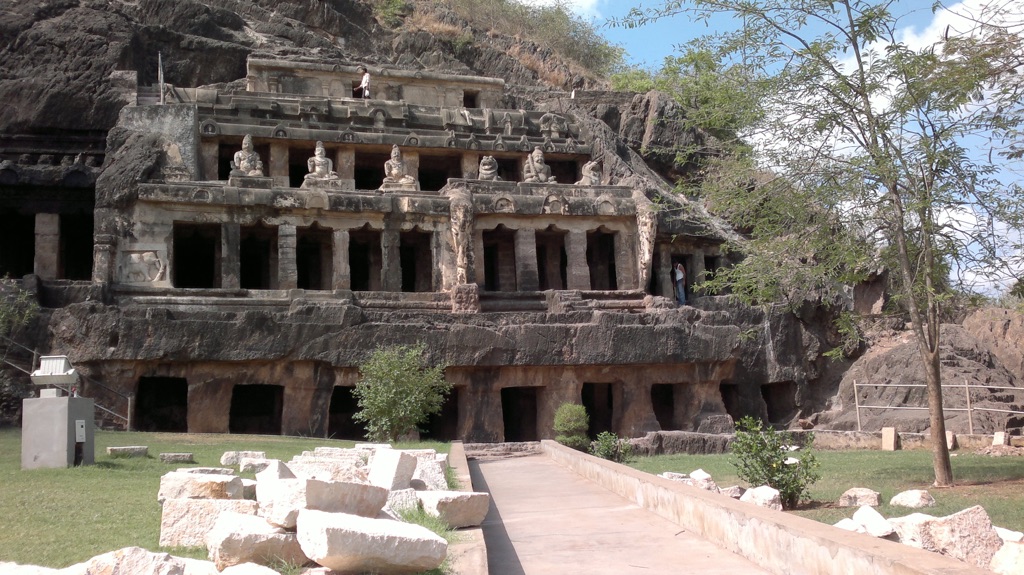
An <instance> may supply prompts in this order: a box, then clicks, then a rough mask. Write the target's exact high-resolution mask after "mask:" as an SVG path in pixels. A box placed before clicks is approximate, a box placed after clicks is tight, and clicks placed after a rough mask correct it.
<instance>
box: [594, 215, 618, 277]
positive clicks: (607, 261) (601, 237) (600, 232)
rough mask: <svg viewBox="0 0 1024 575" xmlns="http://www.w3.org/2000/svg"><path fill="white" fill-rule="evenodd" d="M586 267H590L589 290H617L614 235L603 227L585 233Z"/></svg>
mask: <svg viewBox="0 0 1024 575" xmlns="http://www.w3.org/2000/svg"><path fill="white" fill-rule="evenodd" d="M587 265H588V266H590V289H593V290H613V289H618V288H617V285H618V281H617V278H616V277H615V234H614V233H612V232H609V231H608V230H606V229H605V228H604V227H601V228H598V229H596V230H594V231H590V232H587Z"/></svg>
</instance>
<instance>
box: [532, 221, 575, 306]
mask: <svg viewBox="0 0 1024 575" xmlns="http://www.w3.org/2000/svg"><path fill="white" fill-rule="evenodd" d="M568 233H569V232H568V231H564V230H560V229H558V228H556V227H555V226H554V225H551V226H548V228H547V229H546V230H537V275H538V279H539V280H540V290H541V291H544V290H549V289H554V290H563V289H565V287H566V285H567V283H566V277H567V276H566V274H567V273H568V269H569V257H568V255H566V253H565V237H566V235H568Z"/></svg>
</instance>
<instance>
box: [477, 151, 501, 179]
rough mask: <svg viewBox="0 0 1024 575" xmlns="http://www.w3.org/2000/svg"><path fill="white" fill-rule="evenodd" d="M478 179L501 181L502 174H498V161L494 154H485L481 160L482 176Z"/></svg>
mask: <svg viewBox="0 0 1024 575" xmlns="http://www.w3.org/2000/svg"><path fill="white" fill-rule="evenodd" d="M478 179H481V180H489V181H492V182H500V181H501V176H499V175H498V161H497V160H495V159H494V156H484V157H483V158H482V159H481V160H480V176H479V178H478Z"/></svg>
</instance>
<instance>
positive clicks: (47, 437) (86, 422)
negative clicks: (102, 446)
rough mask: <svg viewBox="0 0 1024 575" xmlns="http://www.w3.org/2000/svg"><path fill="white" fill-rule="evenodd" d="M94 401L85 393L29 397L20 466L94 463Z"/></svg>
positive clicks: (24, 409) (23, 412)
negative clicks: (81, 394) (80, 395)
mask: <svg viewBox="0 0 1024 575" xmlns="http://www.w3.org/2000/svg"><path fill="white" fill-rule="evenodd" d="M95 409H96V408H95V405H94V403H93V400H92V399H89V398H85V397H38V398H30V399H26V400H24V401H23V403H22V410H21V468H22V469H39V468H43V467H72V466H77V465H92V464H93V462H94V460H95V443H94V435H95V417H96V416H95Z"/></svg>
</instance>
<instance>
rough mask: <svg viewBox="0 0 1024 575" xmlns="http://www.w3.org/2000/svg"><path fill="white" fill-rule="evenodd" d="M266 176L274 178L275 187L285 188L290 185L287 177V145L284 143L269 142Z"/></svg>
mask: <svg viewBox="0 0 1024 575" xmlns="http://www.w3.org/2000/svg"><path fill="white" fill-rule="evenodd" d="M267 175H268V176H270V177H271V178H274V185H275V186H280V187H283V188H287V187H288V186H290V185H291V182H290V180H289V177H288V145H287V144H285V143H284V142H271V144H270V162H269V168H268V172H267Z"/></svg>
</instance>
